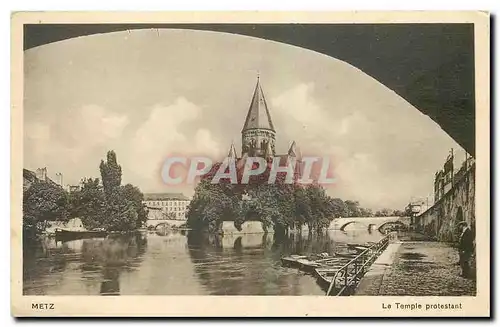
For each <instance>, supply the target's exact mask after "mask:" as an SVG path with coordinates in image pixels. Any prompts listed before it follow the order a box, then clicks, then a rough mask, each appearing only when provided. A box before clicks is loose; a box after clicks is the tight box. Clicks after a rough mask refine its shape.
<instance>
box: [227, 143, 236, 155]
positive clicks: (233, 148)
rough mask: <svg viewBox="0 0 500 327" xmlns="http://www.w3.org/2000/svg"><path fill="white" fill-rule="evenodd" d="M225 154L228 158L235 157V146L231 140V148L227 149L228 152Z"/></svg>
mask: <svg viewBox="0 0 500 327" xmlns="http://www.w3.org/2000/svg"><path fill="white" fill-rule="evenodd" d="M227 156H228V157H229V158H233V159H236V158H237V155H236V148H235V147H234V143H233V142H231V148H230V149H229V153H228V154H227Z"/></svg>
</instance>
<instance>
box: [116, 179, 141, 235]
mask: <svg viewBox="0 0 500 327" xmlns="http://www.w3.org/2000/svg"><path fill="white" fill-rule="evenodd" d="M121 189H122V195H123V197H124V199H125V200H126V201H129V202H131V203H132V204H133V205H134V207H135V211H136V213H137V226H138V227H139V226H142V225H143V224H144V223H145V222H146V220H147V219H148V212H147V210H146V207H145V205H144V203H143V201H144V194H142V192H141V190H140V189H139V188H138V187H136V186H134V185H132V184H126V185H124V186H122V187H121Z"/></svg>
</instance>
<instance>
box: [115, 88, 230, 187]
mask: <svg viewBox="0 0 500 327" xmlns="http://www.w3.org/2000/svg"><path fill="white" fill-rule="evenodd" d="M201 110H202V108H201V107H199V106H197V105H196V104H194V103H192V102H190V101H188V100H187V99H186V98H184V97H178V98H177V99H176V100H174V101H173V103H172V104H171V105H168V106H160V105H157V106H154V107H153V108H152V109H151V110H150V114H149V117H148V118H147V119H146V120H145V122H144V123H142V124H141V125H140V126H139V127H138V129H137V130H136V132H135V133H134V134H133V136H132V137H131V140H130V142H129V147H127V149H126V151H122V152H123V153H124V156H125V160H126V167H127V169H128V170H129V171H128V173H129V177H130V179H131V180H133V181H134V182H136V183H137V184H140V185H141V186H142V187H144V189H146V190H152V189H159V188H161V187H163V188H165V187H166V186H165V185H162V180H161V175H160V172H161V166H162V165H163V163H164V161H165V159H166V158H167V157H168V156H172V155H183V156H200V155H204V156H210V157H213V158H215V157H217V156H219V155H220V153H221V151H220V147H219V144H218V142H216V141H215V140H214V138H213V136H212V133H211V131H210V130H208V129H205V128H199V129H198V130H196V131H194V132H193V131H191V130H190V129H183V126H184V125H186V124H192V123H196V124H197V125H198V126H203V122H202V121H201V117H200V115H201ZM124 166H125V165H124Z"/></svg>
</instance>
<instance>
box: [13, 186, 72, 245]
mask: <svg viewBox="0 0 500 327" xmlns="http://www.w3.org/2000/svg"><path fill="white" fill-rule="evenodd" d="M68 209H69V205H68V194H67V193H66V191H64V189H62V188H61V187H59V186H55V185H52V184H50V183H47V182H43V181H41V182H37V183H34V184H33V185H32V186H31V187H29V188H28V189H27V190H26V191H24V194H23V229H24V230H26V231H29V232H30V233H32V235H36V234H37V233H39V232H40V231H41V230H43V229H45V227H46V226H45V223H46V222H47V221H55V220H59V221H67V220H68V219H69V211H68Z"/></svg>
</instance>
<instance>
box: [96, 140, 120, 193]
mask: <svg viewBox="0 0 500 327" xmlns="http://www.w3.org/2000/svg"><path fill="white" fill-rule="evenodd" d="M99 170H100V171H101V178H102V185H103V187H104V193H105V194H106V196H109V195H111V193H113V192H116V191H117V190H118V188H119V187H120V185H121V183H122V167H121V166H120V165H119V164H118V162H117V159H116V153H115V151H113V150H111V151H108V153H107V156H106V161H104V160H101V164H100V165H99Z"/></svg>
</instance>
